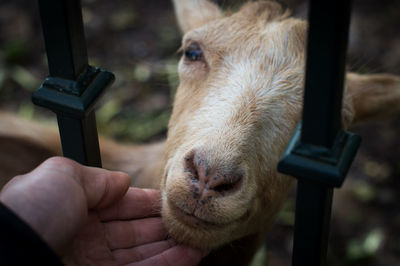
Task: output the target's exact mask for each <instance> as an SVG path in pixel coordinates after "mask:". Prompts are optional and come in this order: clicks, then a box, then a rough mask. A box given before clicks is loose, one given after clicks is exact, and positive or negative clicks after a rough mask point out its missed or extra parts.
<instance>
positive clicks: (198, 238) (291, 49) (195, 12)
mask: <svg viewBox="0 0 400 266" xmlns="http://www.w3.org/2000/svg"><path fill="white" fill-rule="evenodd" d="M174 6H175V10H176V14H177V19H178V22H179V25H180V27H181V29H182V31H183V33H184V37H183V41H182V50H183V51H185V50H186V49H187V48H188V47H189V46H190V45H191V44H193V43H196V44H197V45H198V46H199V47H200V48H201V50H202V52H203V56H202V58H201V60H198V61H192V60H188V59H187V58H185V55H183V57H182V59H181V61H180V63H179V78H180V86H179V88H178V91H177V94H176V96H175V101H174V109H173V114H172V117H171V120H170V123H169V129H168V138H167V141H166V143H165V144H164V143H157V144H153V145H149V146H140V147H138V146H134V145H131V146H130V145H121V144H118V143H115V142H112V141H110V140H105V139H102V140H101V147H102V159H103V162H104V166H105V168H109V169H117V170H122V171H126V172H128V173H129V174H131V175H132V176H133V185H139V186H142V187H156V188H157V187H159V184H160V183H161V185H160V189H161V190H162V202H163V204H162V216H163V220H164V222H165V225H166V227H167V229H168V231H169V233H170V235H171V236H172V237H173V238H175V239H176V240H177V241H179V242H183V243H186V244H190V245H193V246H197V247H200V248H204V249H211V250H217V251H215V252H212V253H211V254H210V256H209V258H206V261H205V262H204V264H205V265H213V264H215V265H245V264H246V263H248V261H249V260H250V259H251V257H252V255H253V253H254V251H255V250H256V248H257V246H258V245H259V243H260V241H262V239H263V237H264V234H265V232H266V231H267V229H268V227H269V226H270V225H271V223H272V222H273V217H274V215H275V214H276V213H277V211H278V210H279V209H280V206H281V204H282V202H283V200H284V199H285V196H286V194H287V192H288V190H289V189H290V187H291V183H292V179H291V178H290V177H287V176H284V175H282V174H279V173H277V171H276V165H277V163H278V161H279V159H280V157H281V155H282V153H283V151H284V149H285V147H286V145H287V144H288V141H289V140H290V138H291V135H292V134H293V132H294V130H295V127H296V125H297V124H298V123H299V120H300V118H301V117H300V116H301V110H302V96H303V83H304V64H305V55H304V53H305V43H306V35H307V34H306V32H307V24H306V22H304V21H301V20H299V19H294V18H290V17H289V13H288V12H285V11H283V10H282V8H281V5H280V4H278V3H276V2H271V1H260V2H249V3H247V4H245V5H244V6H243V7H242V8H241V9H240V10H239V11H238V12H236V13H233V14H232V15H225V16H224V15H223V12H222V11H221V10H220V9H219V8H218V7H217V6H216V5H215V4H213V3H211V2H208V1H206V0H174ZM399 99H400V78H399V77H396V76H393V75H389V74H380V75H365V76H361V75H358V74H354V73H351V74H348V75H347V81H346V93H345V97H344V101H343V125H344V126H345V127H348V126H349V125H350V124H351V123H352V122H353V121H356V122H359V121H365V120H368V119H369V118H371V117H374V116H378V115H384V114H388V113H398V112H399V107H398V105H399V104H398V102H399ZM24 128H25V129H26V128H28V129H30V128H32V129H33V130H30V131H29V132H27V133H23V132H24V131H23V130H22V129H24ZM25 132H26V131H25ZM11 136H12V137H11ZM43 136H45V138H46V139H48V140H49V141H47V142H43V141H39V140H40V139H42V138H43ZM11 139H12V140H13V141H12V142H13V143H14V144H13V145H11V146H10V147H9V148H7V149H9V150H11V149H15V150H18V151H19V152H21V151H23V152H24V154H25V156H24V157H23V160H19V161H17V160H16V161H14V162H13V163H12V164H11V166H10V164H9V163H7V165H5V164H4V165H1V164H0V178H2V179H3V180H4V178H5V177H6V176H8V177H10V176H12V175H15V174H18V173H20V172H19V171H21V167H20V166H21V165H24V167H23V169H24V170H26V169H27V168H32V167H34V166H35V164H37V163H38V162H37V160H36V161H35V160H31V159H30V158H42V157H43V158H44V157H47V156H50V155H56V154H60V149H59V148H58V146H57V145H58V144H56V143H58V137H57V133H56V132H55V131H52V130H50V129H46V128H44V127H42V126H38V125H36V124H31V123H28V124H26V123H25V122H19V121H18V120H17V119H16V118H15V117H12V116H9V115H6V114H0V142H3V143H10V140H11ZM26 147H28V148H26ZM33 151H34V152H35V154H36V155H35V154H34V152H33ZM192 151H196V152H197V153H199V154H201V155H202V156H203V158H204V160H206V161H207V163H208V164H209V165H210V166H211V168H213V169H216V171H220V172H223V171H228V172H229V171H231V172H232V171H234V170H236V169H240V172H241V173H242V174H243V178H242V180H241V184H240V187H239V189H238V190H237V191H235V192H234V193H230V194H226V195H224V194H223V193H221V195H219V196H212V197H208V198H203V199H202V198H200V199H199V198H196V197H195V196H194V194H195V191H194V187H193V185H192V183H191V181H190V178H189V176H188V173H187V172H186V171H185V158H187V156H188V154H190V153H191V152H192ZM38 153H39V154H42V155H41V156H42V157H41V156H38V155H37V154H38ZM9 154H10V151H5V150H4V149H3V150H2V151H1V153H0V159H1V160H3V159H4V160H6V161H7V162H10V158H9ZM10 167H11V168H13V169H10ZM6 169H7V170H6ZM0 180H1V179H0ZM185 215H186V216H187V217H185ZM225 252H230V254H229V255H226V253H225Z"/></svg>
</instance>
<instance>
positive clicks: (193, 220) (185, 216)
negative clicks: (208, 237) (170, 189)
mask: <svg viewBox="0 0 400 266" xmlns="http://www.w3.org/2000/svg"><path fill="white" fill-rule="evenodd" d="M169 207H170V210H171V214H172V215H173V216H174V217H175V218H176V219H177V220H178V221H180V222H181V223H183V224H184V225H186V226H188V227H192V228H196V229H198V228H207V229H210V228H221V227H226V226H227V224H217V223H213V222H209V221H206V220H204V219H202V218H200V217H198V216H196V215H194V214H191V213H188V212H186V211H184V210H182V209H181V208H179V207H178V206H176V205H175V204H173V203H172V202H169Z"/></svg>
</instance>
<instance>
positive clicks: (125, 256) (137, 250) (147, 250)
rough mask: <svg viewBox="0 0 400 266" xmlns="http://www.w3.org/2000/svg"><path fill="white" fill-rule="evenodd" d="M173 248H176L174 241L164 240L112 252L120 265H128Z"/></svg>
mask: <svg viewBox="0 0 400 266" xmlns="http://www.w3.org/2000/svg"><path fill="white" fill-rule="evenodd" d="M173 246H175V242H174V241H172V240H164V241H159V242H155V243H150V244H145V245H142V246H137V247H134V248H128V249H116V250H114V251H113V252H112V254H113V257H114V259H115V261H116V262H117V264H118V265H125V264H128V263H132V262H137V261H142V260H145V259H147V258H150V257H152V256H155V255H157V254H159V253H161V252H163V251H165V250H167V249H169V248H171V247H173Z"/></svg>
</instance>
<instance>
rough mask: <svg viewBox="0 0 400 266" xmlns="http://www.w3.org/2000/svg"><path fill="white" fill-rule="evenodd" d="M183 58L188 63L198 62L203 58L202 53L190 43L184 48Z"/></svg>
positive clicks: (195, 44)
mask: <svg viewBox="0 0 400 266" xmlns="http://www.w3.org/2000/svg"><path fill="white" fill-rule="evenodd" d="M185 57H186V58H187V59H188V60H190V61H200V60H201V59H202V57H203V51H202V50H201V48H200V46H199V45H198V44H197V43H192V44H191V45H189V47H188V48H186V50H185Z"/></svg>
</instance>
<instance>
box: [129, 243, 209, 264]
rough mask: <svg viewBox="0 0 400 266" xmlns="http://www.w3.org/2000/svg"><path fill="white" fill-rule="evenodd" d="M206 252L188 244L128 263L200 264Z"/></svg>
mask: <svg viewBox="0 0 400 266" xmlns="http://www.w3.org/2000/svg"><path fill="white" fill-rule="evenodd" d="M204 255H205V253H204V252H202V251H200V250H198V249H194V248H191V247H188V246H181V245H179V246H174V247H172V248H170V249H167V250H166V251H164V252H162V253H160V254H158V255H156V256H153V257H150V258H148V259H145V260H143V261H139V262H134V263H130V264H127V266H152V265H158V266H168V265H174V266H191V265H197V264H199V262H200V260H201V259H202V258H203V257H204Z"/></svg>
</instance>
